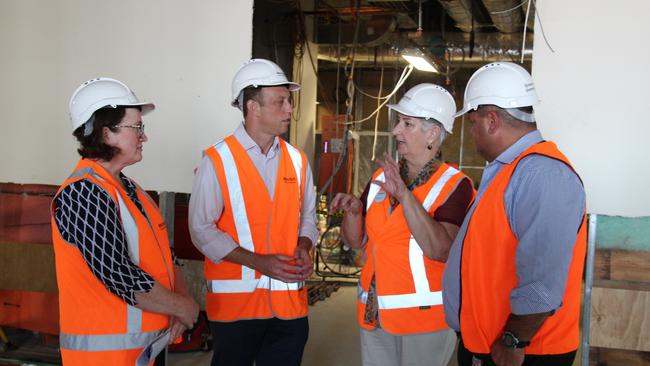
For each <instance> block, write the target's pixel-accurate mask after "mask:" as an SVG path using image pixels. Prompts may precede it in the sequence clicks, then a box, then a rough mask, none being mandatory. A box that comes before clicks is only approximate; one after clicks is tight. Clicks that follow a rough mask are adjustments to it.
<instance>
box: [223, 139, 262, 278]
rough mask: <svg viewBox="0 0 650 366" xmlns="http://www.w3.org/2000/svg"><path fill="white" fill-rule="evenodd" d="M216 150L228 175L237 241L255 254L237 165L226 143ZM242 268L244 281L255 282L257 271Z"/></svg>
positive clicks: (227, 180) (229, 194) (227, 181)
mask: <svg viewBox="0 0 650 366" xmlns="http://www.w3.org/2000/svg"><path fill="white" fill-rule="evenodd" d="M214 149H215V150H216V151H217V153H218V154H219V157H221V162H222V163H223V170H224V173H225V175H226V185H227V186H228V187H226V188H227V189H228V196H229V197H230V204H231V206H232V216H233V220H234V221H235V229H236V230H237V241H238V242H239V245H240V246H241V247H242V248H244V249H246V250H248V251H249V252H255V246H254V244H253V234H252V233H251V228H250V225H249V224H248V215H247V214H246V203H245V202H244V193H243V192H242V187H241V183H240V181H239V172H238V171H237V164H236V163H235V158H234V157H233V156H232V152H231V151H230V148H229V147H228V144H227V143H226V142H225V141H220V142H218V143H216V144H215V145H214ZM241 268H242V279H243V280H254V279H255V271H254V270H252V269H251V268H248V267H246V266H241Z"/></svg>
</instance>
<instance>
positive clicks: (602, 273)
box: [594, 249, 612, 280]
mask: <svg viewBox="0 0 650 366" xmlns="http://www.w3.org/2000/svg"><path fill="white" fill-rule="evenodd" d="M611 254H612V251H611V250H609V249H597V250H596V257H595V258H594V279H603V280H609V279H610V269H611V257H612V255H611Z"/></svg>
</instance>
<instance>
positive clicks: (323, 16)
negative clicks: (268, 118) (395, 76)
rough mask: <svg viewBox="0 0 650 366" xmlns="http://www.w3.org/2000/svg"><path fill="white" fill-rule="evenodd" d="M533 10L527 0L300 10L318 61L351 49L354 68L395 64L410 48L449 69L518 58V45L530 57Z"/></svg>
mask: <svg viewBox="0 0 650 366" xmlns="http://www.w3.org/2000/svg"><path fill="white" fill-rule="evenodd" d="M529 2H530V6H529ZM527 13H528V14H529V16H528V17H527V16H526V14H527ZM534 13H535V9H534V1H533V0H530V1H529V0H428V1H417V0H406V1H377V0H375V1H369V0H361V1H359V0H319V1H316V2H315V9H314V11H313V12H306V14H309V15H314V20H315V27H314V41H315V42H316V43H317V44H318V45H319V54H318V58H319V60H322V61H333V62H335V61H337V60H345V59H347V58H349V57H350V54H351V52H352V49H354V59H355V62H356V63H357V66H359V67H364V66H372V65H376V64H377V63H378V62H382V61H383V62H384V63H386V62H394V63H395V64H396V65H397V64H398V63H399V62H401V61H400V57H399V53H400V52H401V51H402V50H403V49H405V48H412V47H417V48H419V49H420V50H422V51H425V52H426V53H427V54H429V55H430V56H431V57H432V58H433V59H434V60H435V61H436V62H437V63H438V64H445V63H447V64H448V66H449V64H450V65H451V66H452V67H476V65H477V64H479V63H485V62H489V61H500V60H507V61H520V60H521V54H522V49H523V54H524V60H526V61H530V59H531V57H532V40H533V35H532V32H533V28H534V26H533V21H534V16H533V15H534ZM525 25H526V26H525ZM524 28H526V29H524ZM524 34H525V38H526V42H523V38H524ZM324 66H325V65H324Z"/></svg>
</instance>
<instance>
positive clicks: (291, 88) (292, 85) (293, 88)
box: [230, 81, 300, 107]
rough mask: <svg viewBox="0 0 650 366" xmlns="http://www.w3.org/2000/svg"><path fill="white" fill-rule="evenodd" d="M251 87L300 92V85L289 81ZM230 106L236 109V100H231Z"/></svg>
mask: <svg viewBox="0 0 650 366" xmlns="http://www.w3.org/2000/svg"><path fill="white" fill-rule="evenodd" d="M251 86H254V87H256V88H266V87H270V86H286V87H287V89H289V91H290V92H295V91H298V90H300V84H298V83H294V82H291V81H289V82H286V81H285V82H282V83H278V84H265V85H251ZM242 90H243V89H242ZM240 93H241V92H240ZM230 105H231V106H233V107H237V98H235V99H233V100H231V101H230Z"/></svg>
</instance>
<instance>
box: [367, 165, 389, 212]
mask: <svg viewBox="0 0 650 366" xmlns="http://www.w3.org/2000/svg"><path fill="white" fill-rule="evenodd" d="M373 180H376V181H379V182H385V181H386V178H385V177H384V172H383V171H382V172H381V174H379V175H378V176H377V178H375V179H373ZM380 189H381V187H379V186H378V185H377V184H375V183H371V184H370V188H368V197H367V198H366V212H368V209H369V208H370V205H372V202H373V201H374V200H375V196H377V193H379V190H380Z"/></svg>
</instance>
